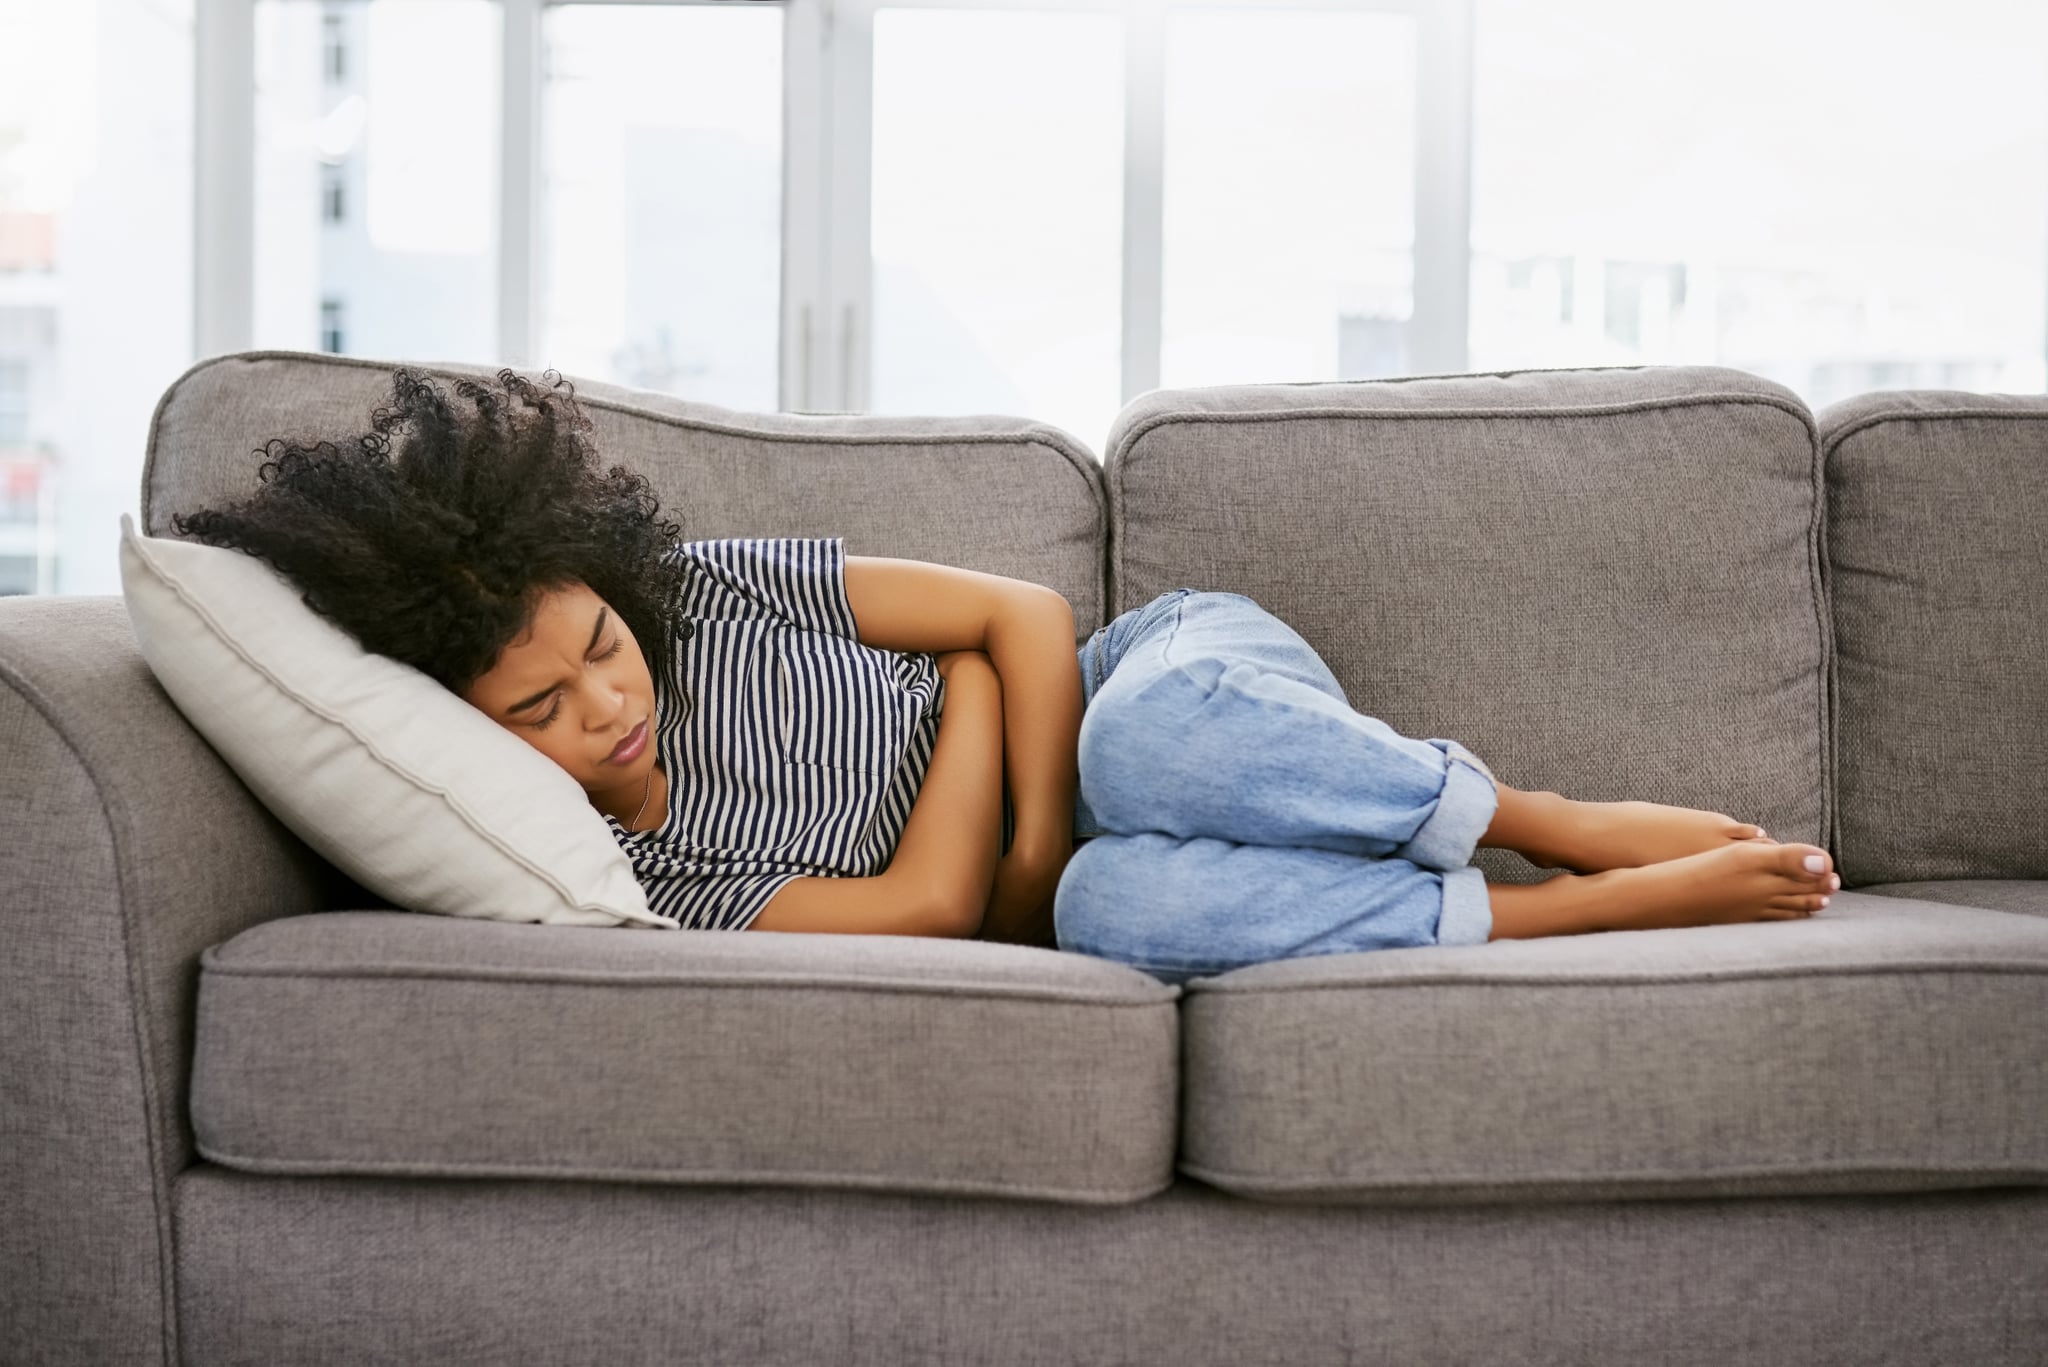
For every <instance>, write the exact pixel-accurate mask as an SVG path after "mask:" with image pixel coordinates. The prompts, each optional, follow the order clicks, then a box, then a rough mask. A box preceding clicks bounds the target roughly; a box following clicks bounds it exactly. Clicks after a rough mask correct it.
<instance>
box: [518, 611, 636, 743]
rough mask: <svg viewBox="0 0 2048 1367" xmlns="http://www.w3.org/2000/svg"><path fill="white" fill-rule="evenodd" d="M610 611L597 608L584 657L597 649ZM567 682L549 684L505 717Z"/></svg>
mask: <svg viewBox="0 0 2048 1367" xmlns="http://www.w3.org/2000/svg"><path fill="white" fill-rule="evenodd" d="M610 611H611V609H610V608H599V609H598V610H597V625H596V626H594V627H592V628H591V630H590V644H589V645H587V646H585V647H583V653H584V654H585V655H588V654H589V653H590V652H591V651H593V650H596V649H597V638H598V637H600V636H602V635H604V615H605V614H606V613H607V612H610ZM567 682H568V680H567V679H564V680H562V683H551V684H549V685H548V686H547V687H546V688H543V689H542V690H541V691H540V692H538V693H536V694H534V695H533V696H532V697H530V698H528V699H527V700H526V701H525V702H516V703H513V704H512V705H511V706H510V707H508V708H506V709H505V712H506V715H508V716H509V715H511V714H512V713H514V712H524V711H525V710H526V709H527V708H529V707H531V706H533V705H534V704H535V703H537V702H542V701H545V700H546V698H547V696H548V694H550V693H552V692H554V691H555V690H556V689H558V688H560V687H561V686H562V684H565V683H567Z"/></svg>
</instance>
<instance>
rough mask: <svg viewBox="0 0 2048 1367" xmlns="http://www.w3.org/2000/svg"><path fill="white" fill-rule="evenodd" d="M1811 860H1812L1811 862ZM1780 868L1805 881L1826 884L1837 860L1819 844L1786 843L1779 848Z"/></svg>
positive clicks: (1778, 862)
mask: <svg viewBox="0 0 2048 1367" xmlns="http://www.w3.org/2000/svg"><path fill="white" fill-rule="evenodd" d="M1809 861H1811V862H1809ZM1777 864H1778V868H1779V870H1780V871H1781V872H1783V873H1786V874H1789V875H1790V876H1792V877H1794V878H1797V879H1800V880H1802V881H1803V882H1808V883H1818V884H1821V885H1822V886H1826V885H1827V882H1828V878H1829V875H1831V874H1833V873H1834V871H1835V861H1834V860H1832V859H1830V858H1828V852H1827V851H1826V850H1824V849H1822V848H1820V846H1818V845H1784V846H1781V847H1780V848H1779V854H1778V861H1777Z"/></svg>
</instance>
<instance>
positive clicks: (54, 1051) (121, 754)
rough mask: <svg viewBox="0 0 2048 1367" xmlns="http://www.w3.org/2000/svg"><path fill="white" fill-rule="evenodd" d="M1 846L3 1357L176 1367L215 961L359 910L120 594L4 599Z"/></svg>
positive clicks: (343, 882) (346, 885) (0, 635)
mask: <svg viewBox="0 0 2048 1367" xmlns="http://www.w3.org/2000/svg"><path fill="white" fill-rule="evenodd" d="M0 831H4V832H5V838H4V839H0V938H4V940H5V943H6V946H7V948H6V952H5V954H0V1212H4V1213H5V1214H4V1217H0V1287H4V1290H0V1358H7V1359H8V1360H10V1361H23V1360H26V1359H22V1358H15V1357H11V1356H10V1354H11V1353H12V1352H13V1351H15V1350H17V1349H19V1348H20V1347H21V1346H22V1345H26V1344H46V1343H47V1344H62V1345H65V1347H66V1350H67V1351H69V1352H74V1353H75V1354H76V1356H75V1357H73V1358H71V1359H69V1360H72V1361H77V1362H81V1363H86V1362H90V1363H110V1362H145V1361H163V1362H173V1361H176V1360H177V1354H176V1325H175V1323H174V1321H173V1320H172V1318H171V1315H170V1307H171V1282H170V1278H171V1243H172V1226H171V1216H170V1199H169V1193H170V1181H171V1178H172V1177H173V1176H174V1175H175V1174H176V1173H178V1172H179V1171H181V1170H183V1169H184V1168H186V1167H187V1166H188V1165H189V1164H190V1163H191V1162H192V1161H193V1148H192V1134H191V1127H190V1125H189V1124H188V1123H187V1120H186V1114H185V1098H186V1084H187V1076H188V1069H189V1066H190V1063H191V1058H192V1029H191V1020H192V1007H193V989H194V988H195V986H196V985H197V982H196V978H197V975H196V969H195V965H196V964H197V961H198V958H199V954H200V951H201V950H203V949H204V948H205V947H206V946H208V945H210V944H215V943H217V942H219V941H221V940H225V939H228V938H229V937H231V936H233V935H235V934H236V933H237V932H238V931H240V930H242V929H243V928H244V927H247V926H249V925H253V924H254V923H256V922H258V921H261V920H264V919H267V918H269V917H273V916H291V915H293V914H295V913H299V912H308V911H313V910H316V909H317V908H319V907H320V906H323V905H329V904H332V903H334V902H336V901H337V900H342V899H346V898H349V897H351V896H353V897H358V898H360V897H363V896H365V895H366V894H363V893H362V891H361V890H360V889H358V888H355V885H354V884H353V882H351V881H350V880H348V879H346V878H344V877H343V876H342V875H341V874H339V873H338V872H336V871H335V870H334V869H333V868H332V866H330V865H329V864H327V862H326V861H325V860H322V859H320V858H319V857H318V856H316V855H314V854H313V853H312V851H310V850H308V849H307V848H306V847H305V845H304V844H303V843H301V842H300V841H299V840H298V838H297V837H295V836H293V835H292V834H291V832H290V831H288V830H286V829H285V827H284V826H283V825H281V824H280V823H279V822H278V821H277V820H276V818H274V817H273V816H271V815H270V813H269V811H268V810H267V809H265V808H264V807H263V805H262V804H261V803H259V802H257V801H256V799H255V797H254V796H253V795H252V794H251V793H250V792H249V790H248V789H247V788H245V787H243V786H242V783H241V780H240V779H238V778H236V777H235V775H234V772H233V771H232V770H230V769H229V768H228V767H227V765H226V764H224V763H223V762H222V761H221V759H220V757H219V756H218V755H216V754H215V753H214V751H213V750H212V749H211V748H210V747H209V746H208V745H207V744H206V742H205V741H203V740H201V739H200V737H199V734H198V733H197V732H196V731H194V730H193V729H192V728H191V727H190V726H189V725H187V724H186V722H185V719H184V718H183V717H182V716H181V715H180V714H179V712H178V710H177V709H176V708H175V707H174V706H173V705H172V703H171V701H170V699H169V698H168V697H167V696H166V695H165V694H164V691H163V689H162V688H161V687H160V686H159V685H158V683H157V681H156V677H155V676H154V675H153V674H151V673H150V670H149V666H148V665H147V664H145V663H144V662H143V659H142V655H141V653H140V652H139V651H138V650H137V649H136V647H135V638H134V636H133V634H132V632H131V630H130V627H129V622H128V614H127V611H126V610H125V609H124V607H123V606H122V602H121V599H120V598H118V597H114V596H94V597H83V596H70V597H49V598H35V597H20V598H0ZM351 889H352V890H353V891H352V892H351V891H350V890H351ZM361 904H362V903H360V902H358V903H357V905H361ZM37 1360H44V1359H37Z"/></svg>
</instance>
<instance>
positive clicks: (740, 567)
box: [605, 536, 1012, 930]
mask: <svg viewBox="0 0 2048 1367" xmlns="http://www.w3.org/2000/svg"><path fill="white" fill-rule="evenodd" d="M671 554H673V555H678V556H682V557H685V558H687V559H688V560H689V561H690V562H691V563H692V567H693V568H694V569H695V570H696V571H697V572H696V573H695V574H693V575H692V576H691V583H690V587H689V589H688V591H687V593H686V595H685V598H684V601H683V608H682V615H683V619H684V620H685V621H687V622H688V623H689V624H690V627H691V629H690V630H689V631H687V632H684V631H678V632H677V633H676V638H677V639H676V643H675V671H674V675H673V677H670V678H664V677H662V676H661V674H660V673H659V672H658V671H657V672H656V675H655V678H654V697H655V714H656V725H655V727H654V743H655V745H656V747H657V750H656V753H657V755H658V756H659V758H660V761H661V767H662V771H663V772H664V773H666V774H667V775H668V780H669V783H668V813H667V817H666V819H665V820H664V821H663V822H662V824H661V825H659V826H657V827H654V828H653V829H651V830H645V831H629V830H627V829H626V827H625V825H624V823H623V822H621V821H619V820H618V819H617V818H616V817H613V816H611V815H609V814H607V815H606V816H605V821H606V823H607V824H608V825H609V826H610V828H611V832H612V835H613V838H615V839H616V840H617V841H618V842H619V844H620V846H621V847H622V848H623V849H624V850H625V851H626V855H627V857H628V858H629V859H630V860H631V861H632V864H633V871H634V873H635V874H636V875H637V876H638V877H639V879H640V884H641V886H642V887H643V888H644V889H646V892H647V905H648V909H649V910H651V911H653V912H654V913H655V914H656V915H657V916H666V917H669V918H671V919H673V920H674V921H675V922H676V923H677V924H678V925H680V926H681V927H682V928H683V929H686V930H745V929H746V928H747V927H748V926H749V925H750V924H752V922H753V920H754V918H755V917H756V916H758V915H759V914H760V912H761V909H762V908H763V907H765V906H766V905H767V904H768V900H769V899H770V898H771V897H773V896H774V895H775V894H776V893H777V892H778V891H780V890H781V888H782V886H783V885H784V884H785V883H788V882H790V881H791V880H793V879H796V878H803V877H814V878H835V877H838V878H864V877H868V876H870V875H872V874H877V873H880V872H881V871H882V870H883V869H885V868H887V867H888V864H889V859H890V856H891V855H892V854H893V853H894V852H895V849H896V842H897V841H898V840H900V839H901V838H902V835H903V827H904V825H905V824H906V823H907V822H908V821H909V819H910V809H911V804H912V803H913V802H914V801H915V800H916V798H917V792H918V789H919V787H920V786H921V785H922V784H923V782H924V776H925V771H926V769H927V768H929V767H930V765H931V758H932V748H933V745H934V743H935V742H936V741H937V739H938V734H939V718H940V715H941V714H942V712H943V710H944V704H945V680H944V679H943V678H942V677H941V676H940V674H939V671H938V662H937V659H936V657H934V656H933V655H931V654H929V653H927V652H922V651H919V652H909V653H906V652H899V651H893V650H882V649H878V648H876V647H873V646H866V645H862V644H861V643H860V640H859V638H858V636H857V634H856V632H855V628H854V618H853V606H852V604H851V603H850V602H849V601H848V599H847V596H846V545H845V541H844V539H843V538H841V537H836V536H835V537H824V538H798V537H776V538H728V539H724V540H717V541H692V542H685V543H682V544H680V545H678V546H677V547H676V548H675V550H674V551H673V552H671ZM1011 833H1012V813H1011V811H1010V804H1009V795H1008V793H1007V791H1006V792H1005V794H1004V801H1003V835H1002V842H1003V843H1002V846H1001V848H1003V849H1004V850H1007V849H1008V848H1009V843H1010V839H1011Z"/></svg>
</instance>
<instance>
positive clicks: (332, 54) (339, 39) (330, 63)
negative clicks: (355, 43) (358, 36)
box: [320, 13, 348, 84]
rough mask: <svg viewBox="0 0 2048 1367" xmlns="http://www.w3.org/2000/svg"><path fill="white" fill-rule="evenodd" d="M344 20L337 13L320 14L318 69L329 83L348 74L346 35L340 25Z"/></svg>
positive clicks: (339, 79)
mask: <svg viewBox="0 0 2048 1367" xmlns="http://www.w3.org/2000/svg"><path fill="white" fill-rule="evenodd" d="M345 22H346V20H345V19H344V17H343V16H342V15H339V14H332V13H329V14H323V15H321V16H320V69H321V71H322V72H323V73H324V74H325V75H326V77H327V79H328V81H329V82H331V83H336V84H338V83H340V82H341V81H342V80H343V79H344V78H346V77H347V75H348V37H347V32H346V30H345V29H344V28H343V27H342V26H343V24H344V23H345Z"/></svg>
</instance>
